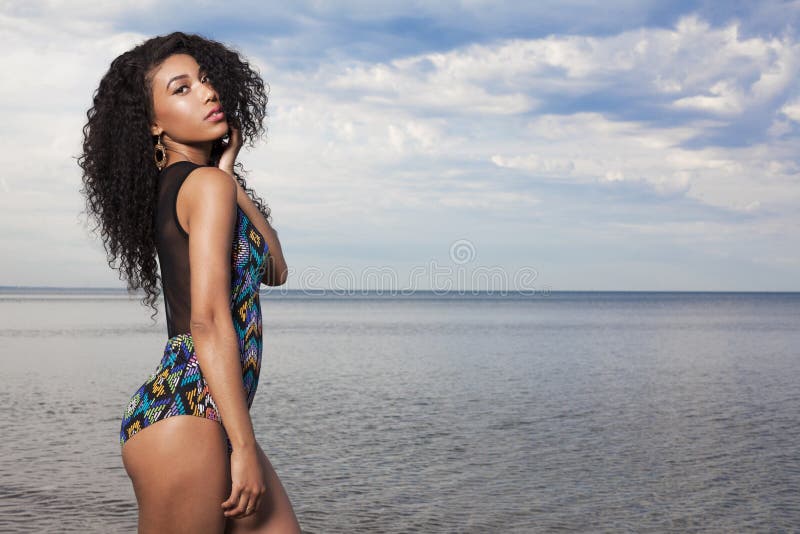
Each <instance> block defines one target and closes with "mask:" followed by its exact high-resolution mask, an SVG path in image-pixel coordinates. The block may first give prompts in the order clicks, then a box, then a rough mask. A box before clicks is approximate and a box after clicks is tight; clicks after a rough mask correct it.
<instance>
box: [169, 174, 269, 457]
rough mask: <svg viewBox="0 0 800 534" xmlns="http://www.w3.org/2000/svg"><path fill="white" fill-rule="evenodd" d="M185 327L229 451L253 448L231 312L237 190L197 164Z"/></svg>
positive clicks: (190, 184)
mask: <svg viewBox="0 0 800 534" xmlns="http://www.w3.org/2000/svg"><path fill="white" fill-rule="evenodd" d="M182 189H183V190H185V191H183V192H184V193H185V194H186V202H187V204H186V205H187V223H188V227H189V228H188V231H189V266H190V269H189V270H190V273H191V274H190V277H191V280H190V286H191V290H190V292H191V303H192V304H191V321H190V328H191V333H192V338H193V340H194V346H195V350H196V352H197V359H198V362H199V364H200V368H201V370H202V373H203V376H204V378H205V379H206V382H207V383H208V387H209V389H210V390H211V396H212V398H213V399H214V402H215V404H216V405H217V408H218V409H219V413H220V416H221V417H222V423H223V425H224V427H225V431H226V432H227V434H228V438H229V439H230V440H231V444H232V445H233V447H234V449H238V448H242V449H244V448H250V447H253V448H255V446H256V439H255V434H254V432H253V425H252V421H251V420H250V413H249V411H248V409H247V399H246V396H245V390H244V387H243V382H242V366H241V362H240V357H239V342H238V338H237V335H236V331H235V329H234V326H233V317H232V315H231V305H230V299H231V278H230V276H231V253H232V250H231V247H232V244H233V234H234V231H235V226H236V217H237V213H236V189H235V188H234V187H233V186H232V184H231V179H230V176H228V175H227V174H225V172H224V171H221V170H220V169H217V168H214V167H201V168H198V169H196V170H194V171H193V172H192V173H190V175H189V176H188V177H187V178H186V182H185V185H184V187H183V188H182Z"/></svg>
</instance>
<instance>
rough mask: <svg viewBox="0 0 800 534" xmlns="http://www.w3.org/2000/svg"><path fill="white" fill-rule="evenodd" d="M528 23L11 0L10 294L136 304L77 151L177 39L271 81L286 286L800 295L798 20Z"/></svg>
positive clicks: (437, 15) (494, 10)
mask: <svg viewBox="0 0 800 534" xmlns="http://www.w3.org/2000/svg"><path fill="white" fill-rule="evenodd" d="M521 4H524V3H519V2H515V3H512V2H508V3H502V2H480V1H470V2H424V3H423V2H402V3H399V2H397V3H393V2H336V3H333V2H331V3H321V2H297V3H291V4H290V3H271V2H255V1H252V2H251V1H248V2H229V3H226V4H225V5H224V7H223V6H222V5H221V4H219V3H213V4H212V3H211V2H194V3H191V4H187V3H186V2H164V1H160V2H151V1H138V2H117V3H105V5H103V4H98V3H96V2H82V1H75V2H69V3H65V2H55V1H53V2H34V3H31V2H13V1H12V2H3V3H0V42H2V44H3V45H4V47H3V49H4V50H7V51H9V52H8V53H7V54H4V55H3V57H1V58H0V66H2V68H3V71H4V72H5V73H6V75H5V76H3V81H2V82H0V91H2V95H0V96H2V98H0V108H1V109H2V111H3V116H4V118H5V120H6V122H5V124H6V128H4V129H3V131H2V133H0V135H2V137H3V138H2V146H3V147H4V152H5V153H6V154H7V157H6V158H4V160H5V162H6V165H5V172H4V173H0V193H2V197H0V198H2V210H1V212H0V242H1V243H0V246H2V250H3V255H2V259H1V260H0V285H48V286H52V285H56V286H92V287H94V286H103V287H124V286H123V283H122V282H121V281H120V280H119V279H118V276H117V273H116V272H115V271H112V270H111V269H110V268H109V267H108V266H107V265H106V263H105V253H104V252H103V250H102V248H101V246H100V243H99V241H97V239H96V238H95V237H93V236H92V235H90V234H89V233H88V232H87V229H86V226H85V224H84V222H83V221H84V217H83V215H79V212H80V211H81V210H82V209H83V199H82V198H81V197H80V195H79V193H78V189H79V187H80V174H79V169H78V167H77V165H76V164H75V161H74V159H73V156H75V155H77V154H78V153H79V151H80V141H81V137H80V129H81V127H82V125H83V122H84V118H85V112H86V109H87V108H88V107H89V105H90V103H91V94H92V92H93V90H94V89H95V88H96V86H97V83H98V81H99V79H100V77H101V76H102V75H103V73H104V72H105V71H106V69H107V68H108V65H109V63H110V62H111V60H112V59H113V58H114V57H116V56H117V55H119V54H120V53H122V52H123V51H125V50H127V49H129V48H131V47H132V46H134V45H135V44H137V43H139V42H141V41H142V40H145V39H147V38H148V37H150V36H153V35H158V34H163V33H169V32H171V31H174V30H182V31H190V32H197V33H200V34H203V35H206V36H208V37H211V38H214V39H217V40H220V41H223V42H225V43H228V44H229V45H232V46H234V47H235V48H237V49H238V50H240V51H241V52H242V53H243V54H244V55H245V56H246V57H247V58H248V59H249V60H250V61H251V63H252V64H253V65H255V66H257V67H258V68H259V70H260V72H261V74H262V76H263V77H264V79H265V81H267V83H269V86H270V95H269V96H270V101H269V105H268V114H269V116H268V119H267V125H266V126H267V137H266V139H265V140H263V141H261V142H260V143H259V144H258V146H257V147H255V148H253V149H245V150H243V151H242V153H241V154H240V159H241V161H242V162H243V163H244V165H245V167H246V168H247V169H248V170H249V175H248V176H249V179H248V184H249V185H250V186H251V187H253V188H254V189H255V190H256V191H257V192H258V194H259V195H260V196H261V197H262V198H263V199H265V200H266V202H267V203H268V204H269V205H270V207H271V208H272V213H273V225H274V226H275V228H276V229H277V230H278V233H279V236H280V239H281V243H282V245H283V249H284V253H285V255H286V259H287V262H288V263H289V266H290V269H291V274H290V280H289V284H288V285H287V287H289V288H294V289H302V288H331V287H336V288H340V289H360V288H364V287H383V288H384V289H402V288H417V289H431V288H434V287H440V288H441V287H445V288H448V287H452V288H463V289H470V288H484V289H485V288H491V289H493V290H502V289H511V288H514V287H517V288H520V289H528V290H533V291H535V290H548V289H549V290H709V291H716V290H734V291H735V290H742V291H751V290H766V291H780V290H790V291H797V290H800V283H798V276H797V274H798V273H800V253H798V252H797V250H798V248H799V247H798V244H800V210H798V205H800V157H798V151H797V146H798V144H797V140H798V134H800V82H798V73H799V72H800V43H798V33H797V30H796V28H797V22H798V16H800V2H797V1H795V2H646V1H635V2H634V1H627V2H614V1H611V2H604V3H599V2H586V1H580V2H578V1H573V2H569V1H561V2H547V1H542V2H530V3H527V4H528V5H527V6H526V5H521ZM188 5H192V6H193V7H192V8H191V9H189V8H187V6H188Z"/></svg>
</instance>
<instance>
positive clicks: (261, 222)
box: [218, 126, 289, 286]
mask: <svg viewBox="0 0 800 534" xmlns="http://www.w3.org/2000/svg"><path fill="white" fill-rule="evenodd" d="M228 132H229V133H230V138H229V139H228V142H227V145H226V147H225V150H224V151H223V153H222V155H221V156H220V159H219V165H218V167H219V168H220V169H222V171H224V172H225V173H227V174H228V176H230V177H231V178H233V182H234V183H235V184H236V197H237V202H238V204H239V206H241V207H242V211H244V212H245V214H246V215H247V217H248V218H249V219H250V220H251V221H253V224H255V225H256V228H258V231H259V232H261V235H263V236H264V239H266V240H267V247H269V254H268V255H267V267H266V269H265V270H264V274H263V275H262V276H261V283H262V284H264V285H268V286H280V285H283V284H285V283H286V279H287V278H288V276H289V268H288V267H287V266H286V260H285V259H284V257H283V250H281V242H280V240H279V239H278V232H276V231H275V229H274V228H272V226H270V224H269V221H267V220H266V219H265V218H264V216H263V215H261V212H260V211H258V208H257V207H256V205H255V204H253V201H252V200H251V199H250V197H249V196H247V193H246V192H245V190H244V189H243V188H242V186H241V185H240V184H239V182H237V181H236V178H234V175H233V166H234V162H235V161H236V156H237V155H238V154H239V151H240V150H241V149H242V133H241V132H240V131H239V130H238V129H237V128H234V127H232V126H231V127H230V128H229V130H228Z"/></svg>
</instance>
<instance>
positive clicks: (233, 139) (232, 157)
mask: <svg viewBox="0 0 800 534" xmlns="http://www.w3.org/2000/svg"><path fill="white" fill-rule="evenodd" d="M241 148H242V134H241V132H239V130H238V129H236V128H234V127H233V126H231V127H230V135H229V136H228V142H227V143H226V144H225V150H224V151H223V152H222V155H221V156H220V158H219V165H218V167H219V168H220V169H222V170H223V171H225V172H227V173H228V174H230V175H231V176H233V164H234V163H236V156H238V155H239V150H241Z"/></svg>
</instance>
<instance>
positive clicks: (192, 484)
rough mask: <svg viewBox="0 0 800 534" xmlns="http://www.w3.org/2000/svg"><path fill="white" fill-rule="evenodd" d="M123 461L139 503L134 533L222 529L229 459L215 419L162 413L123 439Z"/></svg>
mask: <svg viewBox="0 0 800 534" xmlns="http://www.w3.org/2000/svg"><path fill="white" fill-rule="evenodd" d="M122 462H123V464H124V466H125V470H126V471H127V473H128V476H129V477H130V478H131V481H132V482H133V489H134V492H135V493H136V500H137V501H138V503H139V531H138V532H139V534H146V533H151V532H152V533H156V532H172V533H176V534H177V533H181V532H187V533H188V532H192V533H212V532H213V533H221V532H223V530H224V528H225V516H224V515H223V510H222V502H223V501H224V500H225V499H226V498H227V495H226V493H227V489H228V488H229V487H230V464H229V461H228V454H227V445H226V442H225V434H224V430H223V428H222V425H221V424H220V423H219V422H217V421H213V420H211V419H205V418H203V417H197V416H194V415H177V416H172V417H168V418H166V419H162V420H161V421H158V422H156V423H153V424H152V425H150V426H148V427H145V428H144V429H142V430H140V431H139V432H137V433H136V434H134V435H133V436H131V437H130V438H129V439H128V441H127V442H126V443H125V445H124V446H123V447H122Z"/></svg>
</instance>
